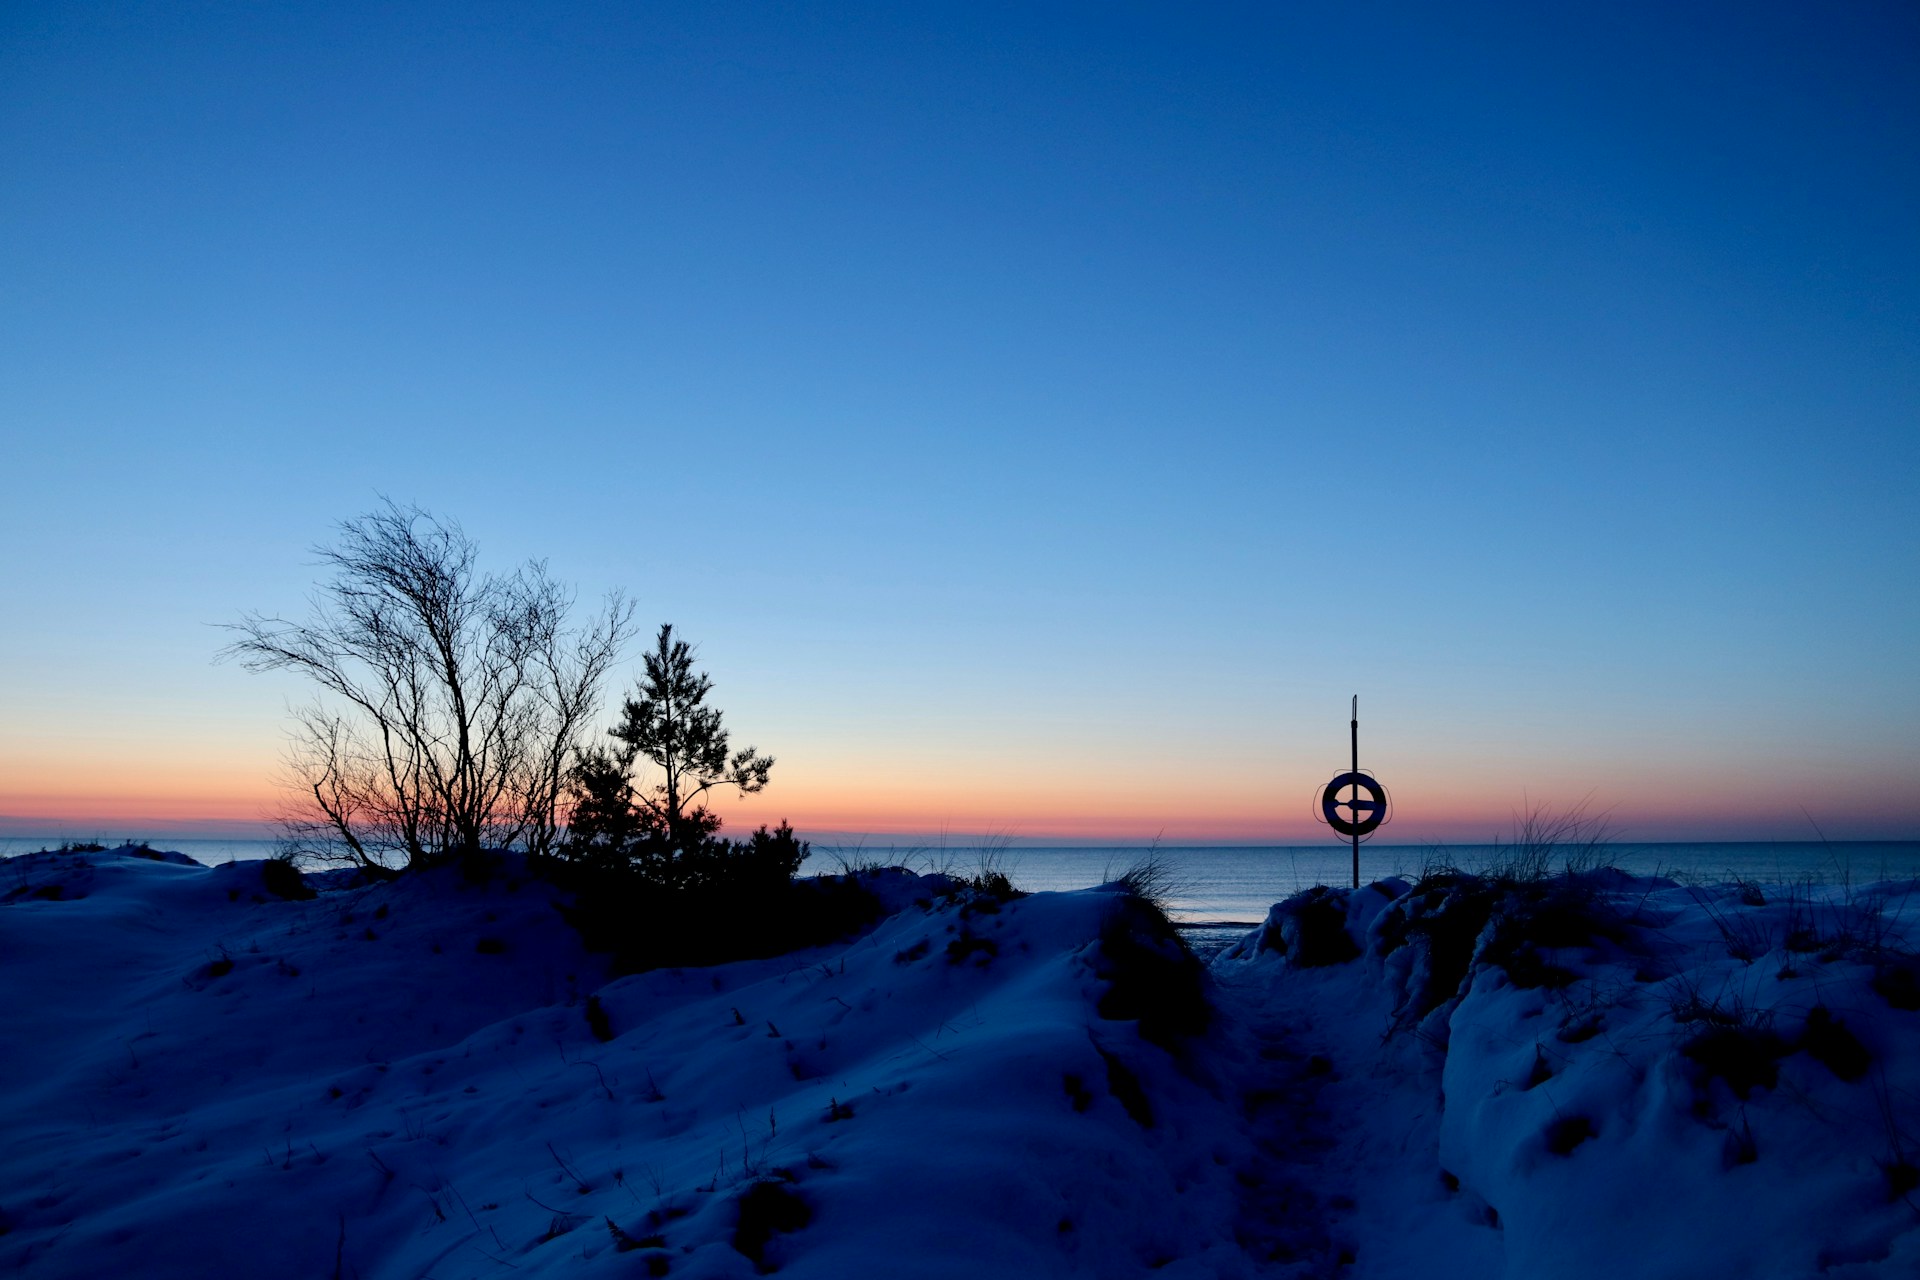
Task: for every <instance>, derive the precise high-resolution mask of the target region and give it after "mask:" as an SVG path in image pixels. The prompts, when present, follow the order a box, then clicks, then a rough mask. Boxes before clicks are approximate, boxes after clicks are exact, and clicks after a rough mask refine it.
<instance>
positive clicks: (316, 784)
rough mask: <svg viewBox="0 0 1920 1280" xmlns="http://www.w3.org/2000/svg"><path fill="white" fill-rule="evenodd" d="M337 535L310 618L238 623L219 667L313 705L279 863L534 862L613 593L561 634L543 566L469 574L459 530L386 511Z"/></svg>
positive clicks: (627, 627) (593, 679) (599, 663)
mask: <svg viewBox="0 0 1920 1280" xmlns="http://www.w3.org/2000/svg"><path fill="white" fill-rule="evenodd" d="M339 533H340V536H339V540H338V541H337V543H336V544H335V545H333V546H328V547H320V548H318V549H317V554H318V555H319V556H320V560H321V563H322V564H323V565H325V566H327V567H329V568H331V569H332V571H333V574H332V577H331V579H329V580H328V581H326V582H323V583H322V584H321V585H320V586H319V587H318V588H317V589H316V591H315V592H314V596H313V610H312V614H311V616H310V617H309V618H308V619H307V620H306V621H305V622H291V621H288V620H287V619H284V618H278V617H267V616H263V615H260V614H247V615H245V616H244V617H243V618H242V619H241V621H240V622H239V623H237V624H235V625H234V626H233V628H232V629H233V630H235V631H237V632H239V638H238V639H237V640H235V641H234V642H233V643H232V644H230V645H228V646H227V647H226V648H225V649H224V650H222V652H221V656H222V657H223V658H237V659H238V660H239V661H240V662H241V663H242V665H244V666H245V667H246V668H247V669H248V670H252V671H277V670H291V671H298V672H300V673H301V674H303V675H305V676H308V677H309V678H311V679H312V680H313V681H314V682H315V683H316V684H318V685H319V686H320V689H321V691H322V696H321V698H320V700H319V701H317V702H316V703H314V704H313V705H312V706H310V707H308V708H306V709H305V710H303V711H302V712H301V713H300V715H299V720H298V722H297V724H296V727H295V730H294V753H293V767H294V771H295V774H296V776H297V778H298V786H299V789H300V791H301V804H300V806H299V808H298V810H297V811H296V812H295V813H293V814H290V815H289V816H288V818H287V819H286V827H287V830H288V835H289V836H290V837H291V839H292V841H293V843H294V846H295V848H296V850H297V851H298V852H301V853H304V854H307V855H308V856H312V857H315V858H318V859H320V860H325V861H347V862H353V863H357V864H360V865H363V866H376V867H388V868H392V867H409V866H424V865H429V864H432V863H436V862H441V861H446V860H450V859H455V858H470V857H472V856H474V855H475V854H477V853H479V852H480V851H481V850H483V849H507V848H518V849H524V850H526V851H528V852H531V853H537V854H538V853H546V852H549V851H550V850H551V849H552V848H553V846H554V844H555V843H556V841H557V840H558V838H559V834H560V829H561V819H560V814H559V813H558V810H559V807H560V801H561V796H562V792H563V789H564V786H565V783H566V778H567V771H568V768H569V766H570V764H571V762H572V760H573V758H574V756H575V755H576V754H577V752H578V750H579V747H580V744H581V739H582V736H583V734H584V732H585V729H586V726H587V723H588V721H589V719H590V718H591V717H592V716H593V714H594V711H595V707H596V705H597V703H598V700H599V693H600V687H601V684H602V682H603V681H604V679H605V677H606V674H607V670H608V668H609V667H611V666H612V664H613V663H614V661H615V660H616V658H617V657H618V656H619V652H620V649H621V646H622V645H624V644H625V642H626V641H627V639H628V638H629V637H630V636H631V635H632V622H633V606H632V605H631V604H630V603H628V602H627V601H626V600H625V599H624V598H623V597H621V596H620V595H619V594H618V593H614V594H612V595H610V596H609V597H608V598H607V601H606V604H605V607H604V608H603V609H602V610H601V612H600V613H599V614H598V615H596V616H595V617H594V618H593V619H592V620H591V621H590V622H588V623H587V624H586V625H585V626H584V627H578V628H575V627H570V626H569V625H568V622H567V617H568V614H569V613H570V612H571V611H572V607H573V602H574V601H573V595H572V593H571V592H570V591H569V590H568V589H567V588H565V587H563V586H561V585H560V584H559V583H556V582H555V581H554V580H553V579H552V578H550V577H549V576H548V574H547V568H546V565H545V563H544V562H541V561H528V562H527V563H526V564H524V565H522V566H521V567H520V568H518V569H516V570H514V571H513V572H512V573H510V574H507V575H505V576H503V577H500V576H493V575H485V576H482V575H480V574H478V573H477V571H476V570H475V567H474V564H475V560H476V551H477V549H476V547H475V545H474V543H473V541H472V539H470V538H468V537H467V535H466V534H465V533H464V532H463V531H462V530H461V528H460V526H459V525H457V524H455V523H453V522H451V521H442V520H438V519H436V518H435V517H433V516H432V515H430V514H428V513H427V512H425V511H422V510H420V509H419V508H417V507H400V506H397V505H395V504H394V503H392V502H387V503H386V504H385V505H384V506H383V507H382V508H381V509H380V510H377V511H373V512H369V513H368V514H366V515H363V516H360V517H358V518H357V519H353V520H347V521H344V522H343V523H342V524H341V525H340V530H339Z"/></svg>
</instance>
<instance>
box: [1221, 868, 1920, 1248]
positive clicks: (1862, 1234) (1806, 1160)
mask: <svg viewBox="0 0 1920 1280" xmlns="http://www.w3.org/2000/svg"><path fill="white" fill-rule="evenodd" d="M1915 889H1916V886H1915V885H1913V884H1899V885H1875V886H1870V887H1868V888H1865V889H1859V890H1849V889H1846V888H1842V887H1813V886H1799V887H1796V888H1792V889H1786V890H1778V889H1770V888H1761V887H1757V886H1751V885H1747V886H1739V885H1735V886H1723V887H1720V888H1713V889H1702V888H1687V887H1682V886H1679V885H1676V884H1674V883H1673V882H1671V881H1664V880H1652V879H1640V878H1634V877H1630V876H1625V875H1622V874H1620V873H1598V874H1596V875H1592V876H1587V877H1582V878H1575V879H1562V880H1558V881H1552V882H1547V883H1544V884H1535V885H1521V886H1511V885H1506V886H1503V885H1499V884H1495V883H1494V882H1491V881H1487V880H1482V879H1478V878H1475V877H1464V876H1456V877H1439V878H1436V879H1435V880H1433V881H1428V882H1424V883H1423V884H1421V885H1418V886H1413V887H1408V886H1404V885H1397V886H1396V885H1385V886H1375V887H1374V888H1372V889H1368V890H1361V891H1359V892H1357V893H1349V892H1348V891H1345V890H1321V891H1316V892H1314V893H1313V894H1309V895H1302V896H1301V897H1300V898H1297V899H1294V900H1291V901H1290V902H1289V903H1284V904H1281V905H1280V906H1277V907H1276V908H1275V909H1274V913H1273V914H1272V915H1270V916H1269V919H1268V921H1267V923H1266V924H1265V925H1263V926H1262V927H1261V928H1260V929H1259V930H1256V931H1255V932H1254V933H1253V934H1251V935H1249V936H1248V937H1247V938H1246V939H1245V940H1243V941H1242V942H1241V943H1240V944H1238V945H1237V946H1236V947H1234V948H1232V949H1231V950H1230V951H1229V952H1227V953H1226V954H1224V955H1223V956H1222V957H1221V958H1220V959H1219V960H1218V961H1216V965H1215V968H1216V972H1217V973H1219V974H1220V975H1221V978H1222V981H1223V982H1224V983H1226V984H1227V985H1228V986H1230V987H1231V988H1233V989H1234V990H1235V991H1236V992H1237V993H1238V997H1239V999H1240V1000H1241V1002H1242V1005H1243V1007H1244V1008H1247V1009H1249V1010H1252V1009H1260V1008H1264V1009H1265V1010H1266V1011H1267V1016H1268V1017H1269V1018H1272V1019H1275V1020H1282V1021H1286V1020H1290V1022H1291V1025H1290V1028H1289V1032H1290V1035H1291V1039H1292V1042H1293V1045H1294V1048H1295V1051H1296V1052H1307V1051H1309V1050H1310V1049H1314V1048H1317V1049H1318V1050H1319V1052H1320V1053H1321V1054H1322V1055H1324V1056H1323V1058H1322V1062H1323V1063H1324V1064H1325V1065H1324V1074H1325V1076H1326V1077H1327V1083H1326V1084H1325V1085H1323V1086H1322V1087H1321V1088H1320V1089H1319V1090H1318V1091H1317V1092H1316V1093H1315V1095H1314V1098H1313V1102H1312V1105H1313V1107H1314V1108H1315V1109H1324V1110H1326V1111H1328V1112H1331V1113H1333V1114H1341V1115H1345V1116H1346V1117H1348V1118H1349V1121H1350V1127H1349V1128H1348V1130H1347V1131H1346V1132H1344V1133H1343V1134H1342V1135H1341V1136H1340V1139H1339V1141H1338V1142H1337V1143H1336V1144H1335V1150H1334V1151H1332V1152H1331V1153H1330V1157H1329V1159H1328V1160H1327V1161H1325V1162H1324V1163H1323V1165H1322V1167H1321V1169H1320V1171H1319V1172H1320V1173H1321V1175H1322V1176H1323V1177H1324V1178H1327V1179H1331V1180H1333V1181H1337V1182H1339V1183H1341V1184H1342V1185H1344V1186H1345V1187H1347V1188H1349V1191H1348V1193H1347V1194H1348V1195H1349V1196H1350V1197H1351V1199H1352V1202H1353V1203H1352V1208H1351V1212H1350V1214H1348V1215H1347V1216H1346V1218H1345V1221H1344V1222H1343V1224H1342V1227H1341V1229H1342V1230H1344V1231H1346V1232H1348V1233H1349V1234H1350V1235H1351V1236H1352V1237H1353V1238H1354V1239H1356V1240H1357V1241H1359V1242H1360V1243H1359V1245H1358V1248H1357V1262H1358V1263H1359V1270H1360V1271H1361V1273H1363V1274H1371V1275H1415V1274H1418V1275H1422V1276H1434V1275H1442V1276H1444V1275H1461V1276H1478V1277H1485V1276H1513V1277H1529V1278H1536V1277H1595V1278H1596V1280H1597V1278H1600V1277H1605V1278H1606V1280H1617V1278H1618V1277H1621V1276H1635V1277H1666V1276H1671V1277H1676V1278H1678V1277H1698V1276H1743V1277H1766V1276H1780V1277H1799V1276H1812V1275H1832V1276H1876V1277H1877V1276H1896V1275H1897V1276H1907V1275H1920V1230H1917V1229H1916V1227H1917V1226H1920V1214H1917V1213H1916V1200H1915V1191H1916V1182H1917V1181H1920V1175H1917V1174H1916V1171H1915V1164H1916V1163H1920V1147H1917V1142H1920V1113H1917V1112H1916V1103H1920V1012H1917V1011H1916V1010H1920V985H1917V984H1916V983H1915V982H1914V974H1915V969H1914V967H1913V961H1912V960H1911V958H1910V957H1911V956H1912V944H1913V942H1914V941H1916V937H1915V931H1914V928H1913V912H1912V911H1911V910H1910V909H1909V907H1910V903H1911V904H1912V905H1920V899H1915V898H1913V895H1914V893H1915ZM1342 952H1344V953H1345V954H1341V953H1342ZM1330 956H1331V957H1332V958H1329V957H1330Z"/></svg>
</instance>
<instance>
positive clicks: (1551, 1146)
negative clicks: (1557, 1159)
mask: <svg viewBox="0 0 1920 1280" xmlns="http://www.w3.org/2000/svg"><path fill="white" fill-rule="evenodd" d="M1541 1136H1542V1137H1544V1138H1545V1139H1546V1144H1547V1150H1548V1151H1550V1152H1552V1153H1553V1154H1554V1155H1556V1156H1565V1155H1572V1154H1573V1149H1574V1148H1575V1147H1577V1146H1579V1145H1580V1144H1581V1143H1583V1142H1585V1141H1586V1140H1587V1139H1588V1138H1593V1137H1597V1136H1598V1135H1597V1134H1596V1133H1595V1132H1594V1128H1593V1121H1591V1120H1589V1119H1587V1118H1586V1117H1585V1116H1562V1117H1560V1118H1559V1119H1558V1120H1555V1121H1554V1122H1553V1123H1552V1124H1550V1125H1548V1126H1547V1128H1546V1132H1545V1133H1544V1134H1542V1135H1541Z"/></svg>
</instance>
